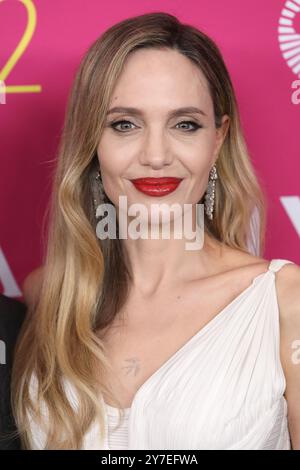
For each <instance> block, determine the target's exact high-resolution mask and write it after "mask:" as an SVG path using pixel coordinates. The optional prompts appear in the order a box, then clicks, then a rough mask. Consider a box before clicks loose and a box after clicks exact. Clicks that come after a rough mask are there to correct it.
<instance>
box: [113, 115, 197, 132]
mask: <svg viewBox="0 0 300 470" xmlns="http://www.w3.org/2000/svg"><path fill="white" fill-rule="evenodd" d="M124 122H126V123H129V124H132V122H130V121H127V120H125V119H123V120H120V121H115V122H112V123H111V124H110V127H111V128H112V129H113V130H114V131H116V132H119V133H121V134H125V133H127V132H128V131H120V130H119V129H116V128H115V126H117V125H118V124H121V123H124ZM178 124H192V125H193V126H195V128H194V129H189V130H187V131H186V132H196V131H197V130H198V129H200V128H202V127H203V126H201V125H199V124H197V123H196V122H194V121H180V122H179V123H178ZM133 125H134V124H133ZM129 130H131V129H129Z"/></svg>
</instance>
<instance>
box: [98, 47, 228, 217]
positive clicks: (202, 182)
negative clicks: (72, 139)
mask: <svg viewBox="0 0 300 470" xmlns="http://www.w3.org/2000/svg"><path fill="white" fill-rule="evenodd" d="M117 107H118V108H120V107H121V108H135V110H136V111H134V110H133V109H131V110H125V109H124V110H115V111H114V112H109V113H108V115H107V121H106V126H105V128H104V131H103V134H102V136H101V140H100V142H99V145H98V148H97V151H98V158H99V163H100V168H101V174H102V181H103V185H104V190H105V192H106V193H107V195H108V197H109V199H110V200H111V201H112V202H113V204H114V205H115V206H116V207H119V196H121V195H122V196H124V195H125V196H127V205H128V206H129V205H131V204H133V203H142V204H144V205H145V206H146V207H147V209H149V210H150V207H151V203H156V204H157V203H166V204H168V205H169V204H174V203H179V204H180V205H181V206H182V207H183V204H196V203H198V202H199V200H200V199H201V197H202V196H203V194H204V192H205V191H206V188H207V183H208V178H209V171H210V168H211V167H212V165H213V164H214V162H215V160H216V158H217V155H218V152H219V149H220V147H221V145H222V141H223V140H224V137H225V133H226V128H227V124H228V123H227V121H228V118H227V116H223V125H222V127H221V128H220V129H218V130H217V129H216V128H215V123H214V112H213V102H212V99H211V96H210V93H209V90H208V86H207V82H206V79H205V77H204V75H203V74H202V72H201V71H200V70H199V69H198V68H197V67H196V66H195V65H194V64H193V63H192V62H191V61H190V60H189V59H187V58H186V57H185V56H183V55H182V54H180V53H179V52H177V51H173V50H156V49H148V50H145V49H140V50H137V51H135V52H133V53H132V54H131V56H129V58H128V60H127V62H126V64H125V67H124V69H123V71H122V74H121V76H120V78H119V80H118V82H117V84H116V87H115V90H114V92H113V95H112V100H111V103H110V106H109V110H112V108H117ZM188 107H193V108H197V109H194V110H190V111H188V110H187V109H186V110H181V109H180V108H188ZM197 110H198V111H197ZM175 112H176V114H175ZM166 176H169V177H176V178H182V181H181V183H180V184H179V185H178V186H177V188H176V189H175V190H174V191H172V192H170V193H168V194H166V195H162V196H159V197H153V196H151V195H149V194H145V193H144V192H140V191H139V190H138V189H137V188H136V187H135V186H134V184H133V183H132V182H131V180H132V179H135V178H147V177H150V178H151V177H157V178H160V177H166Z"/></svg>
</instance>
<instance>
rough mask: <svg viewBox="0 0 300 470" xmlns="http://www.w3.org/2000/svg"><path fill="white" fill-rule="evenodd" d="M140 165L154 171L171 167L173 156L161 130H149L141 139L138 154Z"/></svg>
mask: <svg viewBox="0 0 300 470" xmlns="http://www.w3.org/2000/svg"><path fill="white" fill-rule="evenodd" d="M139 155H140V158H139V160H140V163H141V165H147V166H151V168H153V169H155V170H159V169H160V168H163V167H164V166H165V165H168V166H169V165H171V163H172V162H173V160H174V155H173V153H172V150H171V148H170V146H169V144H168V139H167V137H166V136H165V135H164V131H163V129H158V128H156V129H153V128H152V129H151V130H148V132H147V133H146V135H145V139H143V143H142V148H141V149H140V152H139Z"/></svg>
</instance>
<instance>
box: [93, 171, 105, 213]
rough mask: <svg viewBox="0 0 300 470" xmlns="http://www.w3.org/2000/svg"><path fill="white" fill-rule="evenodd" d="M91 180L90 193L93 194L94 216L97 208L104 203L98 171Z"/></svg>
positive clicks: (102, 188)
mask: <svg viewBox="0 0 300 470" xmlns="http://www.w3.org/2000/svg"><path fill="white" fill-rule="evenodd" d="M94 175H95V174H94ZM93 180H94V181H92V193H93V203H94V210H95V214H96V211H97V207H98V206H99V205H100V204H102V203H103V202H104V198H105V191H104V187H103V182H102V177H101V172H100V170H99V171H97V172H96V175H95V176H94V178H93Z"/></svg>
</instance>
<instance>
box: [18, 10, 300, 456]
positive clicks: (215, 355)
mask: <svg viewBox="0 0 300 470" xmlns="http://www.w3.org/2000/svg"><path fill="white" fill-rule="evenodd" d="M163 177H168V178H169V180H168V181H167V182H166V181H165V180H162V179H159V178H163ZM140 178H148V179H146V180H145V179H144V180H143V179H142V180H140ZM149 178H150V179H149ZM151 178H158V180H153V179H151ZM216 178H217V179H216ZM134 180H135V181H134ZM121 196H125V197H126V202H127V208H128V209H124V207H123V206H122V208H121V199H120V197H121ZM100 203H106V204H112V205H113V207H114V208H116V209H117V211H116V212H117V236H116V238H113V236H110V235H109V236H108V237H107V238H106V239H105V238H104V237H103V231H102V232H101V226H100V228H99V225H98V224H99V221H100V220H102V219H100V213H101V210H99V207H98V206H99V204H100ZM137 203H139V204H140V205H142V207H143V208H144V209H145V212H143V214H142V217H141V221H142V223H144V222H145V221H146V226H148V225H147V224H148V220H149V219H147V217H146V215H145V214H149V211H150V210H151V209H152V207H153V205H154V204H155V203H156V204H157V203H160V204H163V203H164V204H165V206H164V209H163V211H164V212H165V213H167V209H168V208H169V207H170V206H171V205H172V204H179V206H180V207H184V204H187V205H190V206H189V207H192V208H193V209H194V208H195V207H196V204H198V203H200V204H202V208H203V207H204V208H205V214H204V216H205V217H204V240H203V245H202V246H201V247H200V249H197V250H188V249H186V242H187V238H188V237H187V236H186V234H185V233H184V235H183V236H181V237H179V238H176V237H175V236H174V235H175V228H174V227H175V219H176V217H175V216H174V215H172V220H171V222H173V223H174V226H173V229H172V230H173V231H172V232H171V236H170V237H169V238H168V239H163V238H162V237H159V238H158V239H153V238H149V237H148V238H143V237H140V238H134V237H130V236H129V237H127V238H126V237H124V238H122V237H121V236H119V235H120V225H121V224H120V222H121V216H122V217H123V218H124V214H125V216H126V219H127V220H126V221H127V222H132V221H133V222H134V217H133V212H130V209H129V208H133V207H134V206H133V204H137ZM203 204H204V206H203ZM264 208H265V200H264V196H263V194H262V191H261V189H260V186H259V184H258V181H257V178H256V175H255V172H254V170H253V167H252V165H251V162H250V159H249V156H248V153H247V150H246V146H245V142H244V139H243V136H242V131H241V127H240V121H239V116H238V108H237V103H236V99H235V95H234V90H233V87H232V83H231V81H230V77H229V75H228V71H227V70H226V67H225V65H224V62H223V59H222V57H221V55H220V52H219V50H218V48H217V47H216V45H215V44H214V43H213V42H212V40H211V39H209V38H208V37H207V36H206V35H205V34H203V33H202V32H200V31H199V30H198V29H196V28H194V27H192V26H189V25H184V24H181V23H180V22H179V21H178V20H177V19H176V18H175V17H174V16H172V15H169V14H166V13H151V14H145V15H142V16H138V17H134V18H129V19H126V20H125V21H122V22H120V23H118V24H116V25H114V26H113V27H111V28H110V29H109V30H107V31H106V32H105V33H104V34H103V35H102V36H101V37H100V38H99V39H98V40H97V41H96V42H95V43H94V44H93V45H92V46H91V48H90V49H89V51H88V52H87V54H86V56H85V57H84V59H83V61H82V64H81V66H80V69H79V71H78V73H77V76H76V79H75V83H74V86H73V89H72V93H71V96H70V99H69V103H68V110H67V116H66V122H65V128H64V133H63V136H62V141H61V146H60V149H59V159H58V166H57V171H56V177H55V185H54V189H53V203H52V211H51V221H50V231H49V240H48V249H47V256H46V260H45V263H44V267H43V272H42V276H41V287H38V289H36V290H37V291H38V292H39V293H40V295H38V298H36V300H35V302H33V303H32V307H31V308H30V311H31V315H30V317H31V318H30V320H28V321H27V325H26V328H25V331H24V334H23V335H22V338H21V340H20V341H19V344H18V349H17V353H16V360H15V364H14V375H13V396H14V413H15V418H16V422H17V423H18V428H19V429H20V433H21V438H22V442H23V446H24V448H28V449H30V448H33V449H80V448H81V449H123V448H131V449H231V448H232V449H239V448H243V449H246V448H253V449H264V448H265V449H267V448H274V449H289V448H290V447H291V444H293V446H294V447H296V446H300V426H299V411H300V410H299V402H298V397H297V393H296V390H297V388H298V390H299V384H300V376H299V370H298V369H299V368H296V367H295V365H294V364H292V365H291V361H290V354H291V349H290V341H291V338H292V336H293V335H296V337H295V339H296V338H297V334H298V337H300V320H299V305H300V300H299V295H298V293H297V288H298V287H299V280H300V269H299V266H297V265H296V264H295V263H293V262H292V261H289V260H272V261H271V262H270V261H269V260H266V259H264V258H262V257H260V256H253V255H252V254H250V253H249V252H248V250H247V238H248V234H249V230H250V219H251V214H252V213H253V210H254V209H256V210H257V211H258V214H259V219H260V247H261V250H262V249H263V243H264V228H265V216H264ZM100 209H101V206H100ZM194 213H195V212H193V214H194ZM202 214H203V213H202ZM102 215H104V213H102ZM110 220H113V219H110ZM202 220H203V219H202ZM192 224H193V228H195V216H194V215H193V219H192ZM153 225H154V226H155V227H156V228H157V227H158V228H159V229H160V230H161V229H162V223H160V222H159V223H158V224H156V225H155V223H154V224H153ZM99 233H100V235H101V236H99ZM275 273H276V275H275ZM275 279H276V290H275ZM277 295H278V301H279V303H280V314H281V317H280V321H281V322H282V325H283V326H282V333H283V337H282V345H281V346H282V352H281V357H280V355H279V338H278V326H279V318H278V315H279V312H278V309H277V307H278V306H277V303H276V299H277ZM292 324H293V331H291V330H292V327H291V325H292ZM25 355H26V357H27V358H28V359H27V360H26V362H25V361H24V357H25ZM281 361H282V363H283V364H284V367H285V374H286V378H287V382H288V383H287V387H286V389H285V387H284V385H285V383H284V377H285V376H284V372H283V369H282V368H281ZM284 392H286V396H283V393H284ZM287 402H288V406H289V409H290V411H289V416H288V418H287ZM119 410H122V414H121V415H119V414H118V413H119ZM118 417H120V418H122V419H121V421H120V422H118V424H119V426H118V427H117V428H115V424H116V423H117V418H118ZM287 419H289V422H287ZM288 426H289V428H290V434H289V429H288ZM291 441H292V442H291Z"/></svg>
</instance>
